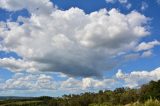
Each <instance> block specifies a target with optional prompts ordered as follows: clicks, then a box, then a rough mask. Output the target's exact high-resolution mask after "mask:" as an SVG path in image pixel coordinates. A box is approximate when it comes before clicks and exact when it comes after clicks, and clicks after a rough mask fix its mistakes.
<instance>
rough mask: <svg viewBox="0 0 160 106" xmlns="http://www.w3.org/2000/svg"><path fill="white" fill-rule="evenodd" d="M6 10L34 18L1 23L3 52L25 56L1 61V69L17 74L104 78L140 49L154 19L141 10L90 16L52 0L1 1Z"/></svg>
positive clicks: (22, 18) (100, 13)
mask: <svg viewBox="0 0 160 106" xmlns="http://www.w3.org/2000/svg"><path fill="white" fill-rule="evenodd" d="M0 8H4V9H6V10H7V11H17V10H21V9H27V10H28V11H29V12H30V14H31V16H30V17H28V18H24V17H18V20H17V21H16V22H1V23H0V26H1V27H0V38H2V40H1V41H0V49H1V50H3V51H12V52H15V53H17V54H18V55H19V56H21V57H22V59H20V60H16V59H13V58H4V59H1V60H2V61H1V62H0V66H1V67H4V68H7V69H10V70H12V71H17V70H18V71H23V70H29V72H32V71H52V72H62V73H64V74H67V75H70V76H83V77H87V76H100V75H101V73H102V72H103V71H106V70H111V69H112V68H114V67H115V66H116V65H117V64H118V63H119V61H116V57H117V56H118V54H119V53H122V52H130V51H132V50H134V48H135V46H136V45H137V44H138V42H139V40H140V39H141V38H142V37H145V36H147V35H148V34H149V32H148V31H147V27H146V26H145V25H147V21H148V18H147V17H145V16H144V15H142V14H140V13H138V12H136V11H132V12H131V13H129V14H122V13H120V12H119V11H118V10H116V9H111V10H109V11H107V10H106V9H102V10H100V11H96V12H92V13H90V14H86V13H85V12H84V11H83V10H81V9H79V8H70V9H69V10H66V11H63V10H59V9H56V8H54V7H53V6H52V3H51V2H50V1H49V0H34V1H33V0H21V1H19V0H1V1H0ZM19 22H21V23H23V24H19ZM15 63H16V64H15ZM20 64H21V65H20Z"/></svg>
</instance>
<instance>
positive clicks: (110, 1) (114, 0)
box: [106, 0, 116, 3]
mask: <svg viewBox="0 0 160 106" xmlns="http://www.w3.org/2000/svg"><path fill="white" fill-rule="evenodd" d="M106 2H107V3H115V2H116V0H106Z"/></svg>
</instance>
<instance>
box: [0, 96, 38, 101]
mask: <svg viewBox="0 0 160 106" xmlns="http://www.w3.org/2000/svg"><path fill="white" fill-rule="evenodd" d="M33 98H35V97H20V96H0V100H13V99H18V100H19V99H33Z"/></svg>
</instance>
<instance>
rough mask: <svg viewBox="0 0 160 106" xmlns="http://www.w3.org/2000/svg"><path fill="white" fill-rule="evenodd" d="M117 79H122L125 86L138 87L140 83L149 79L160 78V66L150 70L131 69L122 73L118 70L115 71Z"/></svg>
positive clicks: (155, 79)
mask: <svg viewBox="0 0 160 106" xmlns="http://www.w3.org/2000/svg"><path fill="white" fill-rule="evenodd" d="M116 77H117V78H118V79H121V80H124V81H125V85H124V86H127V87H131V88H134V87H139V86H140V85H142V84H145V83H148V82H149V81H151V80H154V81H157V80H159V79H160V68H157V69H155V70H152V71H132V72H131V73H123V72H122V71H121V70H119V71H118V72H117V73H116Z"/></svg>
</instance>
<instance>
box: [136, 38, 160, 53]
mask: <svg viewBox="0 0 160 106" xmlns="http://www.w3.org/2000/svg"><path fill="white" fill-rule="evenodd" d="M157 45H160V42H159V41H157V40H154V41H151V42H147V43H146V42H142V43H140V44H139V45H138V47H137V48H136V51H144V50H150V49H152V48H154V46H157Z"/></svg>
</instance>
